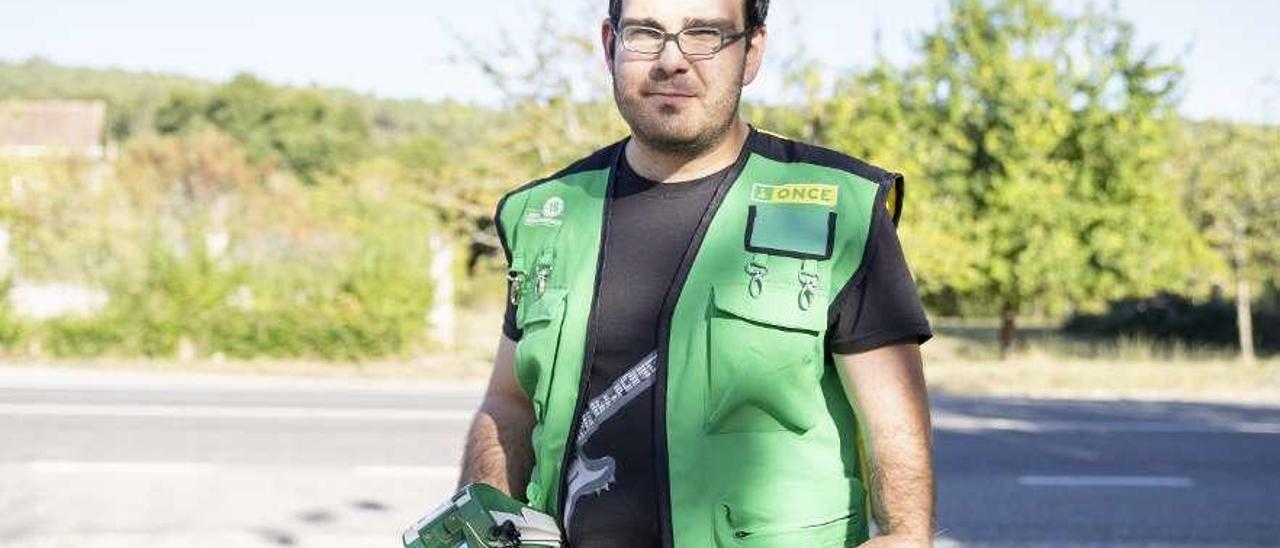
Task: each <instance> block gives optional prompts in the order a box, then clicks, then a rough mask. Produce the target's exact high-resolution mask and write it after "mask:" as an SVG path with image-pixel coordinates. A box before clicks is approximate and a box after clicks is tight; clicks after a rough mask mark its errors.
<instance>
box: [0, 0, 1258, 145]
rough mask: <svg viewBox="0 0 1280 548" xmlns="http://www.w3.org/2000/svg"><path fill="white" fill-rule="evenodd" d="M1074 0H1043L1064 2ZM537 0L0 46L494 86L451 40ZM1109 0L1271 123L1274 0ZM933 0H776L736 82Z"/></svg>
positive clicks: (128, 20) (152, 25) (844, 54)
mask: <svg viewBox="0 0 1280 548" xmlns="http://www.w3.org/2000/svg"><path fill="white" fill-rule="evenodd" d="M1085 1H1086V0H1055V1H1054V3H1055V5H1057V6H1059V7H1061V8H1063V9H1067V10H1072V9H1078V8H1079V7H1080V6H1082V5H1084V2H1085ZM1103 1H1104V2H1105V1H1107V0H1103ZM534 3H535V2H534V1H533V0H471V1H457V0H361V1H359V2H351V1H347V2H335V1H331V0H305V1H304V0H219V1H217V2H208V1H201V2H195V1H190V0H186V1H183V0H112V1H108V2H103V1H101V0H0V60H4V61H10V62H13V61H22V60H25V59H27V58H29V57H32V56H40V57H43V58H46V59H48V60H50V61H53V62H56V63H61V64H68V65H75V66H90V67H115V68H125V69H132V70H146V71H158V72H172V73H180V74H186V75H191V76H196V77H201V78H207V79H212V80H216V81H223V80H227V79H229V78H231V77H232V76H233V75H235V74H237V73H239V72H251V73H253V74H256V75H258V76H260V77H263V78H266V79H267V80H270V81H273V82H277V83H281V84H290V85H309V84H319V85H325V86H341V87H346V88H351V89H354V90H356V91H360V92H367V93H372V94H375V95H378V96H382V97H394V98H420V99H428V100H432V99H442V98H455V99H459V100H463V101H475V102H482V103H483V102H492V101H495V100H496V99H497V97H498V94H497V93H496V92H495V91H494V90H493V89H492V88H491V86H490V85H489V84H488V81H487V80H486V79H485V77H484V75H483V74H482V73H481V72H480V71H479V70H477V69H476V68H475V67H474V66H472V65H469V64H467V63H463V62H459V61H458V60H457V54H458V53H459V51H460V48H459V46H458V44H459V40H460V39H461V40H464V41H466V42H468V43H471V44H477V45H483V44H485V43H486V41H489V40H493V39H494V38H493V37H495V36H498V35H500V34H501V33H505V34H507V35H509V36H512V37H513V38H514V39H516V40H517V41H519V40H522V39H524V38H526V37H528V36H529V29H528V27H529V24H528V21H529V20H530V19H531V18H532V17H533V16H534V12H533V10H532V9H531V8H530V6H531V5H532V4H534ZM546 3H547V4H548V5H555V6H556V10H557V12H556V13H557V17H562V18H563V22H564V24H565V25H566V26H568V27H572V28H578V27H581V28H582V29H583V33H584V35H586V36H590V35H592V34H593V33H594V32H595V31H596V29H597V28H598V27H597V25H598V22H599V19H600V18H601V17H603V15H604V12H605V7H606V1H605V0H596V2H595V3H598V5H599V7H598V9H595V8H594V6H593V2H592V1H591V0H546ZM1116 3H1117V5H1118V8H1119V10H1120V12H1121V14H1122V15H1123V16H1125V17H1126V18H1127V19H1129V20H1130V21H1132V22H1133V23H1134V25H1135V27H1136V29H1137V37H1138V40H1139V43H1141V44H1147V45H1152V46H1155V47H1156V48H1157V51H1159V52H1160V53H1161V55H1162V56H1163V57H1164V58H1167V59H1175V58H1176V59H1180V60H1181V61H1182V62H1183V64H1184V66H1185V67H1186V69H1187V80H1186V84H1187V85H1186V89H1185V95H1184V97H1183V101H1182V112H1183V114H1185V115H1187V116H1189V117H1192V118H1196V119H1202V118H1207V117H1219V118H1228V119H1233V120H1247V121H1258V122H1269V123H1280V32H1277V30H1276V26H1275V25H1276V22H1277V21H1280V0H1116ZM561 6H563V8H562V7H561ZM942 6H943V1H942V0H791V1H786V0H775V1H774V2H773V5H772V8H771V11H770V14H769V27H770V44H769V48H770V49H769V50H768V53H767V54H766V64H765V67H764V69H763V72H762V74H761V76H760V77H759V79H758V80H757V81H756V82H755V83H754V84H753V85H751V86H750V87H749V88H748V89H747V91H746V93H745V98H746V99H747V100H753V101H767V102H778V101H783V100H785V99H786V98H787V97H788V95H787V91H786V88H785V87H784V85H783V78H782V74H783V73H784V69H785V65H786V60H787V59H788V58H789V57H790V55H791V54H794V53H795V52H797V51H803V52H805V53H806V54H807V55H808V56H811V57H813V58H816V59H817V60H818V61H819V62H820V63H822V66H823V67H825V68H826V69H827V70H828V71H829V74H832V75H835V74H839V73H841V72H847V71H849V70H852V69H857V68H861V67H866V66H868V65H869V64H871V63H872V62H873V61H874V59H875V56H876V51H877V44H878V47H879V51H881V52H882V53H883V54H884V55H885V56H887V57H888V58H889V59H890V60H893V61H896V62H906V61H910V60H911V59H912V58H913V56H914V54H913V52H912V48H911V38H912V37H913V36H916V35H918V34H919V33H920V32H922V31H924V30H926V29H928V28H930V27H932V26H933V25H936V24H937V22H938V21H939V20H940V19H941V13H942V11H941V10H942ZM561 12H563V14H561ZM877 36H878V39H877ZM600 70H602V71H603V70H604V69H603V68H602V65H601V68H600Z"/></svg>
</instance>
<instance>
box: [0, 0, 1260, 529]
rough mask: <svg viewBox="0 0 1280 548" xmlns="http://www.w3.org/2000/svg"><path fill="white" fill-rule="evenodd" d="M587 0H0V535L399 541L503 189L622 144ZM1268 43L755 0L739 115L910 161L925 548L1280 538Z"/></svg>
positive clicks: (897, 8)
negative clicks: (927, 506) (926, 456)
mask: <svg viewBox="0 0 1280 548" xmlns="http://www.w3.org/2000/svg"><path fill="white" fill-rule="evenodd" d="M606 7H607V2H605V0H557V1H555V2H552V1H550V0H540V1H517V0H500V1H493V2H484V3H481V2H467V3H446V2H436V1H428V2H421V1H419V2H406V1H400V0H371V1H366V2H361V3H346V2H331V1H311V2H299V1H293V0H287V1H286V0H281V1H276V2H270V3H265V4H264V3H260V2H248V1H244V0H229V1H226V2H218V3H192V2H160V1H156V0H139V1H133V2H127V3H120V2H115V3H101V2H86V1H76V0H61V1H42V2H35V1H27V0H7V1H6V2H4V3H3V5H0V355H2V356H3V363H2V364H0V432H3V434H0V545H4V546H15V547H23V548H26V547H35V546H41V547H45V546H107V547H114V546H148V547H155V546H179V545H181V546H388V545H396V544H395V543H397V542H399V540H398V536H399V532H400V530H401V529H403V528H404V527H407V526H408V525H409V523H410V522H412V521H413V520H414V519H415V518H417V517H418V516H419V515H421V514H423V513H425V512H426V511H428V510H429V509H431V508H432V507H434V506H435V504H436V503H437V502H439V500H441V499H442V498H443V497H444V496H445V495H446V494H447V493H448V492H449V491H451V489H452V486H453V482H454V480H455V478H456V474H457V464H458V458H459V455H460V450H461V444H462V435H463V433H464V432H465V428H466V425H467V420H469V417H470V414H471V412H472V411H473V410H474V407H475V405H476V403H477V402H478V397H479V392H480V389H481V386H482V382H483V380H484V378H485V376H486V375H487V374H488V371H489V368H490V367H491V363H492V362H491V360H492V357H493V352H494V350H495V348H496V345H497V339H498V336H499V333H500V330H499V329H500V321H501V313H502V306H503V297H504V295H505V293H504V287H503V276H504V268H505V264H504V260H503V257H502V254H501V251H500V249H499V248H498V242H497V238H496V234H495V233H494V230H493V226H492V224H491V215H492V213H493V209H494V206H495V204H496V201H497V199H498V198H499V197H500V196H501V195H502V194H503V193H504V192H506V191H508V190H510V189H512V188H514V187H516V186H518V185H520V184H523V183H524V182H526V181H528V180H531V179H535V178H538V177H541V176H544V175H547V174H549V173H552V172H554V171H556V170H558V169H559V168H561V167H563V166H564V165H566V164H567V163H569V162H570V161H572V160H574V159H576V158H579V157H581V156H583V155H585V154H587V153H589V152H591V151H592V150H595V149H596V148H599V147H601V146H604V145H606V144H609V143H612V142H614V141H616V140H617V139H620V138H622V137H623V136H625V135H626V134H627V128H626V126H625V124H623V123H622V121H621V119H620V118H619V117H618V115H617V113H616V110H615V109H614V107H613V104H612V97H611V94H610V91H609V90H610V88H609V81H608V78H607V72H606V70H605V68H604V65H603V60H602V54H601V53H600V51H599V44H598V32H599V24H600V20H601V19H602V18H603V17H604V16H605V12H606ZM1278 20H1280V4H1276V3H1274V2H1269V1H1265V0H1227V1H1221V2H1208V1H1205V0H1180V1H1156V0H1117V1H1115V2H1085V1H1078V0H1054V1H1049V0H950V1H948V0H898V1H895V2H872V1H869V0H857V1H853V0H843V1H836V0H830V1H826V0H797V1H794V2H775V3H774V5H773V6H772V9H771V13H770V18H769V28H770V35H769V46H768V47H769V49H768V53H767V55H766V64H765V68H764V73H763V74H762V76H761V77H760V79H759V80H758V81H757V82H756V83H755V84H753V85H752V86H750V87H749V88H747V91H746V93H745V95H744V98H743V100H744V102H743V106H742V109H743V113H744V115H745V116H746V117H747V119H748V120H749V121H751V122H752V123H754V124H755V125H757V126H759V127H761V128H764V129H768V130H771V131H774V132H776V133H781V134H783V135H787V136H789V137H792V138H795V139H799V140H803V141H808V142H813V143H817V144H821V145H824V146H828V147H831V148H835V149H837V150H840V151H843V152H845V153H848V154H851V155H854V156H858V157H861V158H864V159H866V160H868V161H870V162H872V163H874V164H877V165H881V166H885V167H888V168H891V169H894V170H896V171H900V172H902V173H904V174H905V176H906V180H907V189H908V193H907V201H906V209H905V211H904V213H903V219H902V224H901V226H900V228H899V232H900V235H901V238H902V240H903V243H904V248H905V251H906V254H907V258H908V261H909V263H910V265H911V267H912V271H913V273H914V275H915V277H916V281H917V283H918V284H919V287H920V290H921V292H922V296H923V297H924V300H925V303H926V306H927V308H928V310H929V313H930V319H931V321H932V322H933V324H934V327H935V330H936V333H937V336H936V337H935V339H933V340H932V341H931V342H929V343H927V344H926V345H925V347H924V352H925V356H926V361H927V365H926V368H927V369H926V375H927V376H928V378H929V382H930V385H931V388H932V391H933V392H932V393H933V401H934V421H935V429H936V440H935V441H936V443H937V451H938V457H937V458H938V467H939V481H940V484H939V489H940V495H939V520H940V528H941V533H940V534H941V536H940V539H939V542H940V543H944V544H951V545H974V546H978V545H1010V546H1020V545H1108V546H1111V545H1141V546H1148V545H1218V546H1221V545H1239V546H1276V545H1280V519H1277V518H1276V514H1275V508H1277V507H1280V506H1278V505H1280V464H1278V463H1280V264H1278V263H1280V238H1278V237H1277V236H1280V126H1277V125H1276V124H1277V122H1280V120H1278V118H1277V117H1278V116H1280V57H1277V56H1275V55H1273V52H1276V51H1280V35H1278V34H1277V33H1275V32H1274V29H1273V27H1274V23H1275V21H1278Z"/></svg>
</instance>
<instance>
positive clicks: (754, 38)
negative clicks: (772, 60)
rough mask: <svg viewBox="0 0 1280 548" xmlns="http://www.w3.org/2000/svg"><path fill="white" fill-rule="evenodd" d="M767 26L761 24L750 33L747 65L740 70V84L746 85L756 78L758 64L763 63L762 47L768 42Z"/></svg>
mask: <svg viewBox="0 0 1280 548" xmlns="http://www.w3.org/2000/svg"><path fill="white" fill-rule="evenodd" d="M768 38H769V27H767V26H763V25H761V26H760V28H758V29H755V31H753V32H752V33H751V42H750V43H751V47H750V48H748V49H747V59H746V62H747V66H746V67H745V68H744V70H743V71H742V85H743V87H746V86H747V85H748V84H750V83H751V82H752V81H754V80H755V79H756V74H759V72H760V65H762V64H763V63H764V47H765V44H766V43H767V42H768Z"/></svg>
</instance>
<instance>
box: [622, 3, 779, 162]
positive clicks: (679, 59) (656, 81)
mask: <svg viewBox="0 0 1280 548" xmlns="http://www.w3.org/2000/svg"><path fill="white" fill-rule="evenodd" d="M743 9H744V6H743V2H742V0H626V1H624V2H623V3H622V17H621V18H620V20H619V23H618V28H619V29H622V28H625V27H626V26H627V25H630V24H640V25H644V26H649V27H653V28H656V29H659V30H663V31H666V32H671V33H675V32H679V31H680V30H681V29H684V28H688V27H706V26H712V27H717V28H719V29H720V30H721V32H723V33H724V34H725V35H726V36H728V35H732V34H734V33H738V32H742V31H743V30H744V29H745V26H746V24H745V13H743ZM746 38H747V37H743V38H740V39H738V40H737V41H734V42H732V43H729V44H728V45H726V46H725V47H724V49H722V50H720V51H719V52H718V53H716V54H715V55H712V56H685V55H684V54H682V53H681V52H680V49H679V48H678V47H677V46H676V43H675V41H670V42H667V43H666V45H665V47H664V48H663V50H662V52H661V53H657V54H644V53H636V52H632V51H628V50H627V49H626V47H625V46H624V45H623V44H622V42H621V40H620V39H619V38H618V37H617V35H616V34H615V33H614V31H613V29H612V27H611V26H610V25H609V24H608V20H607V19H606V21H605V24H604V25H603V27H602V40H603V42H604V48H605V56H606V62H608V63H609V66H610V68H611V69H612V72H613V94H614V99H615V100H616V101H617V103H618V110H619V111H620V112H621V114H622V117H623V119H625V120H626V121H627V124H628V125H629V126H631V131H632V133H633V134H634V135H635V137H636V138H638V139H640V140H641V141H643V142H645V143H646V144H648V145H649V146H652V147H654V148H658V149H662V150H669V151H679V152H685V153H690V152H698V151H701V150H705V149H707V148H709V147H711V146H712V145H715V144H716V143H718V142H720V139H721V138H722V137H723V136H724V135H725V134H726V133H727V132H728V131H729V130H730V129H731V128H732V124H733V121H734V119H735V117H736V116H737V112H738V101H739V99H740V98H741V96H742V87H743V86H745V85H746V84H748V83H750V81H751V80H753V79H754V78H755V75H756V71H757V70H758V69H759V67H760V59H761V56H762V54H763V50H764V31H763V30H758V31H756V33H755V37H754V39H753V42H752V47H751V49H750V50H748V49H747V47H746V41H747V40H746Z"/></svg>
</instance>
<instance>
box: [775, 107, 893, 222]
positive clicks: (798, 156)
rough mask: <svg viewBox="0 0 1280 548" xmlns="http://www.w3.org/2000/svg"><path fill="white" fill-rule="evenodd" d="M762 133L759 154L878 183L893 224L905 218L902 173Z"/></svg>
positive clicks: (832, 151) (830, 150)
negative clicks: (845, 173)
mask: <svg viewBox="0 0 1280 548" xmlns="http://www.w3.org/2000/svg"><path fill="white" fill-rule="evenodd" d="M757 131H759V130H757ZM759 134H760V140H759V150H757V152H758V153H760V154H761V155H763V156H765V157H767V158H769V159H771V160H775V161H778V162H804V163H807V164H814V165H820V166H823V167H829V168H832V169H839V170H841V171H847V172H849V173H852V174H854V175H857V176H859V177H862V178H863V179H866V180H868V181H872V182H875V183H876V184H879V185H880V187H881V192H882V193H883V196H884V200H885V208H886V209H887V210H888V211H889V213H890V215H891V217H892V220H893V224H894V225H897V224H898V219H899V218H900V217H901V216H902V204H903V201H904V200H905V198H906V181H905V180H904V178H903V176H902V174H901V173H896V172H893V171H889V170H886V169H883V168H880V167H877V166H874V165H872V164H869V163H867V162H865V161H862V160H860V159H858V158H854V157H853V156H849V155H848V154H844V153H842V152H839V151H836V150H832V149H829V148H826V147H821V146H818V145H812V144H808V143H802V142H799V141H794V140H791V139H787V138H785V137H782V136H779V135H775V134H773V133H769V132H766V131H759Z"/></svg>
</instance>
